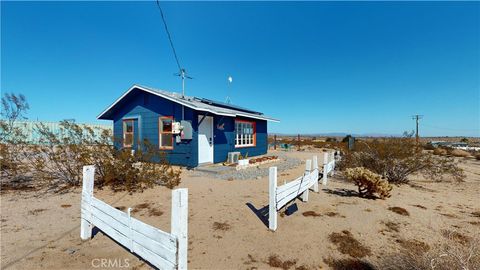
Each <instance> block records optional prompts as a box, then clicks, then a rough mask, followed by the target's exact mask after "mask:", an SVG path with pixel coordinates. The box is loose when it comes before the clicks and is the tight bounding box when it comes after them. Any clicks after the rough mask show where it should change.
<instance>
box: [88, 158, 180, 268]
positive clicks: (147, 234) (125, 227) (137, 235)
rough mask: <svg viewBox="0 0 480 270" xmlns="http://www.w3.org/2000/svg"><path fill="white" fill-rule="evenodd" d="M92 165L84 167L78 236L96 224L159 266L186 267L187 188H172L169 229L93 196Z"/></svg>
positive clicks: (131, 249)
mask: <svg viewBox="0 0 480 270" xmlns="http://www.w3.org/2000/svg"><path fill="white" fill-rule="evenodd" d="M94 175H95V167H94V166H85V167H83V189H82V206H81V228H80V237H81V238H82V239H83V240H88V239H90V238H91V237H92V229H93V227H94V226H95V227H97V228H98V229H100V230H102V231H103V232H104V233H105V234H107V235H108V236H110V237H111V238H113V239H114V240H115V241H117V242H118V243H120V244H122V245H123V246H124V247H126V248H128V249H129V250H130V252H133V253H136V254H137V255H139V256H140V257H142V258H143V259H145V260H146V261H148V262H149V263H150V264H151V265H153V266H155V267H157V268H159V269H187V244H188V239H187V231H188V190H187V189H185V188H182V189H176V190H173V191H172V221H171V233H167V232H164V231H161V230H159V229H157V228H155V227H153V226H150V225H148V224H146V223H143V222H141V221H140V220H138V219H135V218H133V217H132V216H131V214H130V213H131V208H129V209H128V212H127V213H125V212H122V211H120V210H118V209H116V208H114V207H112V206H110V205H108V204H106V203H105V202H103V201H101V200H99V199H97V198H95V197H93V182H94Z"/></svg>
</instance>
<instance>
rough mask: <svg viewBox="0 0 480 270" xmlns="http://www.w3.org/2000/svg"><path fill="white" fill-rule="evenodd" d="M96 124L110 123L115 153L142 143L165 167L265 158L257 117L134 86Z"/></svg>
mask: <svg viewBox="0 0 480 270" xmlns="http://www.w3.org/2000/svg"><path fill="white" fill-rule="evenodd" d="M97 118H98V119H104V120H112V121H113V123H114V124H113V135H114V138H115V146H116V147H117V148H131V149H137V148H138V146H139V144H140V143H141V142H143V141H144V140H148V141H149V142H150V143H151V144H153V145H155V147H158V148H159V149H160V150H162V151H164V152H165V153H166V158H167V159H168V161H169V162H170V163H171V164H175V165H181V166H187V167H196V166H198V165H199V164H208V163H219V162H224V161H226V160H227V156H228V153H229V152H240V153H241V154H242V155H243V156H245V155H248V156H249V157H250V156H257V155H262V154H265V153H267V147H268V142H267V137H268V132H267V122H268V121H272V122H278V120H276V119H273V118H270V117H268V116H265V115H263V114H262V113H260V112H256V111H252V110H249V109H245V108H241V107H238V106H234V105H231V104H226V103H223V102H217V101H212V100H209V99H204V98H197V97H187V96H182V95H181V94H177V93H172V92H167V91H162V90H158V89H153V88H150V87H145V86H140V85H134V86H132V87H131V88H130V89H128V91H127V92H125V93H124V94H123V95H122V96H121V97H119V98H118V99H117V100H116V101H115V102H114V103H113V104H112V105H110V106H109V107H108V108H107V109H105V110H104V111H103V112H102V113H101V114H100V115H99V116H98V117H97Z"/></svg>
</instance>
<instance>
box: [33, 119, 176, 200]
mask: <svg viewBox="0 0 480 270" xmlns="http://www.w3.org/2000/svg"><path fill="white" fill-rule="evenodd" d="M37 130H38V133H39V134H40V139H39V141H40V144H39V145H37V146H35V151H32V153H33V154H32V159H31V160H32V161H33V162H32V166H33V172H34V174H35V175H36V177H37V178H38V179H42V180H45V181H46V184H47V185H48V187H49V188H51V189H59V188H64V187H71V186H78V185H80V184H81V181H82V168H83V166H85V165H95V169H96V170H95V171H96V178H95V179H96V185H97V186H99V187H102V186H110V187H111V188H112V189H113V190H115V191H121V190H127V191H135V190H143V189H145V188H149V187H152V186H153V185H154V184H161V185H165V186H167V187H169V188H173V187H175V186H177V185H178V184H179V183H180V173H181V171H180V170H176V169H174V168H173V167H172V166H171V165H170V164H168V162H167V161H166V158H165V154H164V153H163V152H161V151H160V150H158V149H157V148H156V147H155V146H154V145H151V144H149V143H148V141H145V142H143V143H142V144H139V147H138V150H137V151H134V152H133V153H132V151H131V150H130V149H120V150H118V149H115V148H114V146H113V145H112V141H113V138H112V135H111V132H110V131H109V130H103V131H101V132H100V131H98V130H97V132H95V130H93V129H92V128H90V127H88V126H84V125H79V124H76V123H74V122H73V121H62V122H61V123H60V130H59V132H58V133H54V132H52V131H51V130H49V129H48V127H46V126H44V125H42V124H39V125H38V126H37ZM97 133H100V135H97ZM154 161H155V162H154ZM157 162H158V163H157Z"/></svg>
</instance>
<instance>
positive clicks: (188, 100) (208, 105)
mask: <svg viewBox="0 0 480 270" xmlns="http://www.w3.org/2000/svg"><path fill="white" fill-rule="evenodd" d="M136 90H140V91H144V92H147V93H150V94H153V95H156V96H159V97H162V98H165V99H168V100H170V101H173V102H175V103H178V104H181V105H183V106H185V107H188V108H191V109H193V110H196V111H202V112H209V113H212V114H216V115H222V116H231V117H237V116H239V117H247V118H253V119H260V120H266V121H272V122H280V121H279V120H277V119H274V118H272V117H269V116H266V115H264V114H263V113H260V112H256V111H253V110H249V109H246V108H242V107H239V106H235V105H232V104H226V103H223V102H218V101H213V100H209V99H205V98H198V97H188V96H185V97H182V95H181V94H178V93H173V92H168V91H164V90H159V89H155V88H151V87H147V86H142V85H137V84H135V85H133V86H132V87H130V89H128V90H127V91H126V92H125V93H124V94H123V95H122V96H121V97H119V98H118V99H117V100H116V101H115V102H114V103H113V104H112V105H110V106H109V107H108V108H107V109H105V110H104V111H103V112H102V113H100V114H99V115H98V116H97V118H98V119H106V120H111V119H112V118H111V114H112V113H113V111H114V109H115V107H117V106H118V105H119V103H120V102H121V101H122V100H123V99H124V98H125V97H126V96H128V94H130V93H131V92H132V91H136Z"/></svg>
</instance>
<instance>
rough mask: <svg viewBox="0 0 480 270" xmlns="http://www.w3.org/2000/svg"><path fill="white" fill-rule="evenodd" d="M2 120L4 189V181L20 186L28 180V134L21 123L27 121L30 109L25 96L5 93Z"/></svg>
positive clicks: (0, 150)
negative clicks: (26, 160) (26, 116)
mask: <svg viewBox="0 0 480 270" xmlns="http://www.w3.org/2000/svg"><path fill="white" fill-rule="evenodd" d="M1 106H2V110H1V118H0V169H1V178H2V187H4V181H3V180H4V179H8V180H10V181H11V182H15V183H17V184H19V185H20V186H24V183H18V182H25V180H26V179H27V178H28V177H26V172H27V171H28V168H27V163H26V162H25V159H26V156H25V154H26V151H27V150H28V145H27V143H26V142H27V134H25V133H24V132H23V129H22V124H21V123H19V121H21V120H24V119H25V114H26V112H27V111H28V109H29V108H30V107H29V105H28V102H27V100H26V98H25V96H24V95H21V94H20V95H16V94H10V93H5V94H3V96H2V99H1Z"/></svg>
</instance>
